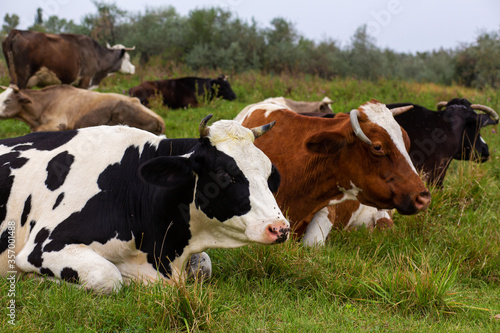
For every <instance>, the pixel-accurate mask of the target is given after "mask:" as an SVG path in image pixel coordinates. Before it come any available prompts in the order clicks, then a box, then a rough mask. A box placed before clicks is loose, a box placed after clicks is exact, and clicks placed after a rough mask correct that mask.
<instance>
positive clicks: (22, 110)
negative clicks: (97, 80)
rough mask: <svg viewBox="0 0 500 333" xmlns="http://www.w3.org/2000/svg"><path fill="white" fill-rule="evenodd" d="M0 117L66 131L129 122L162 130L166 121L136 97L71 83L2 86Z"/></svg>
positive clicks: (34, 127) (37, 127) (39, 128)
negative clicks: (46, 85) (103, 91)
mask: <svg viewBox="0 0 500 333" xmlns="http://www.w3.org/2000/svg"><path fill="white" fill-rule="evenodd" d="M3 88H5V89H6V90H5V91H4V92H3V93H2V94H0V119H8V118H15V119H20V120H22V121H24V122H25V123H27V124H28V125H29V126H30V128H31V131H32V132H40V131H64V130H70V129H77V128H82V127H89V126H98V125H128V126H132V127H137V128H140V129H144V130H146V131H149V132H152V133H155V134H162V133H164V132H165V122H164V121H163V119H162V118H161V117H160V116H158V115H157V114H156V113H154V112H153V111H151V110H150V109H148V108H147V107H145V106H144V105H142V104H141V103H140V102H139V100H138V99H137V98H132V97H129V96H124V95H120V94H112V93H99V92H95V91H90V90H85V89H79V88H75V87H72V86H68V85H60V86H50V87H46V88H43V89H41V90H31V89H23V90H20V89H18V88H17V87H16V86H13V85H11V86H10V87H3Z"/></svg>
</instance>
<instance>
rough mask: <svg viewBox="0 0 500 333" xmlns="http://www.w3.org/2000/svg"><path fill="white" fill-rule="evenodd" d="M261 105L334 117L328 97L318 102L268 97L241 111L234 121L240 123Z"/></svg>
mask: <svg viewBox="0 0 500 333" xmlns="http://www.w3.org/2000/svg"><path fill="white" fill-rule="evenodd" d="M261 103H263V104H276V105H282V106H283V107H284V108H286V109H288V110H291V111H294V112H297V113H300V114H312V115H316V116H317V115H319V114H321V115H323V114H331V115H332V116H333V115H334V113H333V110H332V108H331V107H330V104H332V103H333V101H332V100H331V99H330V98H328V97H324V98H323V100H321V101H320V102H308V101H295V100H293V99H289V98H285V97H270V98H267V99H265V100H263V101H262V102H258V103H255V104H250V105H248V106H246V107H245V108H244V109H243V110H241V112H240V113H239V114H238V115H237V116H236V118H234V120H236V121H241V118H243V117H244V115H245V114H246V112H247V111H248V110H249V109H251V108H253V107H254V106H256V105H257V104H261Z"/></svg>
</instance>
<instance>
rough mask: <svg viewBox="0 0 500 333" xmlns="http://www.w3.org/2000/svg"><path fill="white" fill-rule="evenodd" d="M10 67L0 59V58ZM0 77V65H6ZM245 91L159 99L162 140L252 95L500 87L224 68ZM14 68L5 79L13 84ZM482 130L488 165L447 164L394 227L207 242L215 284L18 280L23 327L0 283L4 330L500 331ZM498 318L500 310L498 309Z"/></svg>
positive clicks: (340, 104) (396, 93)
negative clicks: (421, 204) (81, 284)
mask: <svg viewBox="0 0 500 333" xmlns="http://www.w3.org/2000/svg"><path fill="white" fill-rule="evenodd" d="M1 65H2V64H0V67H1ZM0 72H1V70H0ZM219 74H220V73H218V72H214V71H207V72H201V73H192V72H189V71H188V70H186V69H185V68H181V67H176V66H173V65H171V64H170V65H168V66H161V64H159V65H157V66H155V67H149V68H139V69H138V73H137V74H135V75H133V76H123V75H115V76H112V77H109V78H106V79H105V80H104V81H103V84H102V85H101V87H100V88H99V91H104V92H118V93H122V92H123V91H126V90H128V89H129V88H130V87H132V86H134V85H137V84H139V83H140V82H141V80H143V79H155V78H163V77H167V76H168V77H180V76H184V75H198V76H206V77H216V76H218V75H219ZM230 81H231V84H232V86H233V89H234V90H235V92H236V94H237V95H238V99H237V100H236V101H233V102H228V101H224V100H215V101H212V102H210V103H203V105H202V106H201V107H199V108H196V109H186V110H168V109H167V108H165V107H163V106H162V105H161V103H153V106H152V108H153V109H154V110H155V111H156V112H157V113H158V114H160V115H161V116H162V117H163V118H164V119H165V122H166V128H167V133H166V134H167V136H168V137H172V138H180V137H194V136H197V134H198V133H197V129H198V124H199V122H200V121H201V119H202V118H203V117H204V116H206V115H207V114H209V113H213V114H214V121H215V120H217V119H230V118H233V117H234V116H235V115H236V114H237V113H238V112H239V110H241V109H242V108H243V107H244V106H246V105H247V104H251V103H254V102H257V101H260V100H262V99H264V98H267V97H270V96H283V95H285V94H288V97H291V98H294V99H297V100H321V99H322V98H323V97H324V96H329V97H330V98H331V99H332V100H334V101H335V103H334V104H333V105H332V107H333V109H334V111H335V112H340V111H349V110H350V109H352V108H355V107H358V106H359V105H360V104H362V103H364V102H366V101H368V100H370V99H371V98H375V99H377V100H379V101H381V102H384V103H393V102H404V101H410V102H414V103H417V104H421V105H424V106H426V107H429V108H432V107H434V105H435V104H436V103H437V102H439V101H441V100H449V99H451V98H453V97H465V98H468V99H469V100H471V101H472V102H473V103H480V104H485V105H488V106H490V107H492V108H494V109H496V110H499V109H500V93H499V92H498V91H495V90H483V91H478V90H472V89H466V88H463V87H458V86H452V87H442V86H438V85H434V84H417V83H407V82H398V81H387V80H381V81H377V82H365V81H358V80H354V79H336V80H333V81H325V80H321V79H319V78H317V77H313V76H304V75H290V74H284V75H281V76H272V77H270V76H266V75H263V74H260V73H254V72H249V73H244V74H235V75H231V76H230ZM7 83H8V78H7V77H6V76H3V77H0V84H4V85H5V84H7ZM495 130H496V129H495V128H494V127H487V128H485V129H483V131H482V133H483V136H484V138H485V140H486V141H487V142H488V143H489V147H490V153H491V156H492V158H491V160H490V161H488V162H487V163H483V164H476V163H472V162H466V161H453V162H452V165H451V167H450V170H449V171H448V175H447V178H446V180H445V184H444V189H443V190H435V189H431V192H432V195H433V201H432V204H431V206H430V208H429V209H428V210H427V211H425V212H424V213H421V214H419V215H416V216H402V215H398V214H396V215H395V217H394V219H395V224H396V227H395V228H393V229H390V230H385V231H381V232H373V233H370V232H368V231H367V230H364V229H362V230H359V231H356V232H347V231H334V232H333V233H332V234H331V236H330V237H329V239H328V240H327V242H326V245H325V247H322V248H304V247H303V246H302V245H301V244H300V243H298V242H294V241H289V242H286V243H284V244H280V245H276V246H269V247H265V246H257V245H255V246H247V247H244V248H239V249H232V250H209V251H208V253H209V254H210V256H211V258H212V262H213V277H212V279H211V280H210V281H191V282H189V283H188V284H186V285H183V286H177V287H171V286H166V285H163V284H160V283H158V284H153V285H148V286H146V285H141V284H131V285H129V286H125V287H123V288H122V290H120V291H119V292H118V293H117V294H114V295H108V296H103V295H96V294H93V293H89V292H85V291H82V290H80V289H77V288H74V287H73V286H72V285H70V284H67V283H60V284H57V283H54V282H51V281H43V280H38V279H33V278H32V277H28V276H21V277H19V279H18V281H17V283H16V297H15V301H16V319H15V322H16V324H15V325H14V326H12V325H10V324H9V323H8V320H9V317H8V316H7V314H8V310H7V308H6V305H7V304H8V302H9V300H10V298H9V297H8V296H7V293H8V289H9V283H8V281H7V280H6V279H0V304H2V307H1V309H0V331H2V332H3V331H5V332H28V331H32V332H47V331H54V332H61V331H69V332H165V331H172V332H177V331H186V332H196V331H209V332H223V331H226V332H229V331H230V332H326V331H328V332H387V331H395V332H421V331H432V332H472V331H473V332H498V331H500V320H499V319H496V318H498V317H499V316H498V315H499V314H500V231H499V219H500V213H499V211H500V203H499V202H500V201H499V199H500V161H499V159H500V154H499V149H500V138H499V136H498V134H497V133H495ZM28 131H29V129H28V127H27V126H25V125H24V124H23V123H22V122H20V121H18V120H4V121H1V122H0V136H1V137H2V138H5V137H13V136H18V135H22V134H26V133H28ZM495 316H496V317H495Z"/></svg>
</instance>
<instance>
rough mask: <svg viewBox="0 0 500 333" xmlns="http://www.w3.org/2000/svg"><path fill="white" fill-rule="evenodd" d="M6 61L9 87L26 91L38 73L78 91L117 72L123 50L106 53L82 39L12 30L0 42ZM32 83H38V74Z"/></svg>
mask: <svg viewBox="0 0 500 333" xmlns="http://www.w3.org/2000/svg"><path fill="white" fill-rule="evenodd" d="M2 48H3V52H4V55H5V58H6V59H8V62H7V63H8V66H9V72H10V76H11V83H12V84H16V85H17V86H18V87H19V88H20V89H24V88H27V87H28V86H27V84H28V80H29V79H30V78H31V77H33V76H34V75H35V74H36V73H38V72H39V71H40V70H41V71H42V72H43V71H46V70H47V69H48V70H50V72H52V73H53V74H55V76H56V77H57V78H58V79H59V81H60V82H62V83H64V84H75V85H76V86H78V87H80V88H85V89H86V88H89V87H90V86H91V85H98V84H99V82H100V81H101V80H102V79H104V78H105V77H106V76H107V75H108V74H109V73H111V72H116V71H118V70H119V69H120V66H121V59H122V57H123V55H124V52H125V51H124V50H118V49H108V48H106V47H104V46H102V45H100V44H99V43H97V42H96V41H95V40H93V39H92V38H90V37H88V36H84V35H73V34H60V35H56V34H45V33H41V32H35V31H22V30H12V31H11V32H10V33H9V35H8V36H7V37H6V38H5V40H4V41H3V42H2ZM35 76H36V77H35V78H34V79H33V80H34V81H32V84H33V83H38V82H39V81H40V77H39V76H40V74H36V75H35Z"/></svg>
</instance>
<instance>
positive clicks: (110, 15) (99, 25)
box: [83, 1, 127, 45]
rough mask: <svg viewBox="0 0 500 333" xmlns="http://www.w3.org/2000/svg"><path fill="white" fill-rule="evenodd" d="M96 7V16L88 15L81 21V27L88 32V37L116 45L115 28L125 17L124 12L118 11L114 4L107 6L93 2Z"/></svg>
mask: <svg viewBox="0 0 500 333" xmlns="http://www.w3.org/2000/svg"><path fill="white" fill-rule="evenodd" d="M92 3H93V4H94V5H95V6H96V7H97V14H96V15H92V14H89V15H87V16H85V17H84V19H83V26H84V28H85V29H86V30H87V31H88V32H89V34H90V37H92V38H94V39H96V40H97V41H99V42H100V43H103V44H104V43H110V44H111V45H113V44H116V42H117V40H118V36H117V26H118V25H120V24H121V23H123V22H122V20H123V19H124V18H125V17H126V13H127V12H126V11H124V10H122V9H119V8H118V7H117V6H116V5H115V4H112V5H109V4H106V3H104V2H98V1H93V2H92Z"/></svg>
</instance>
